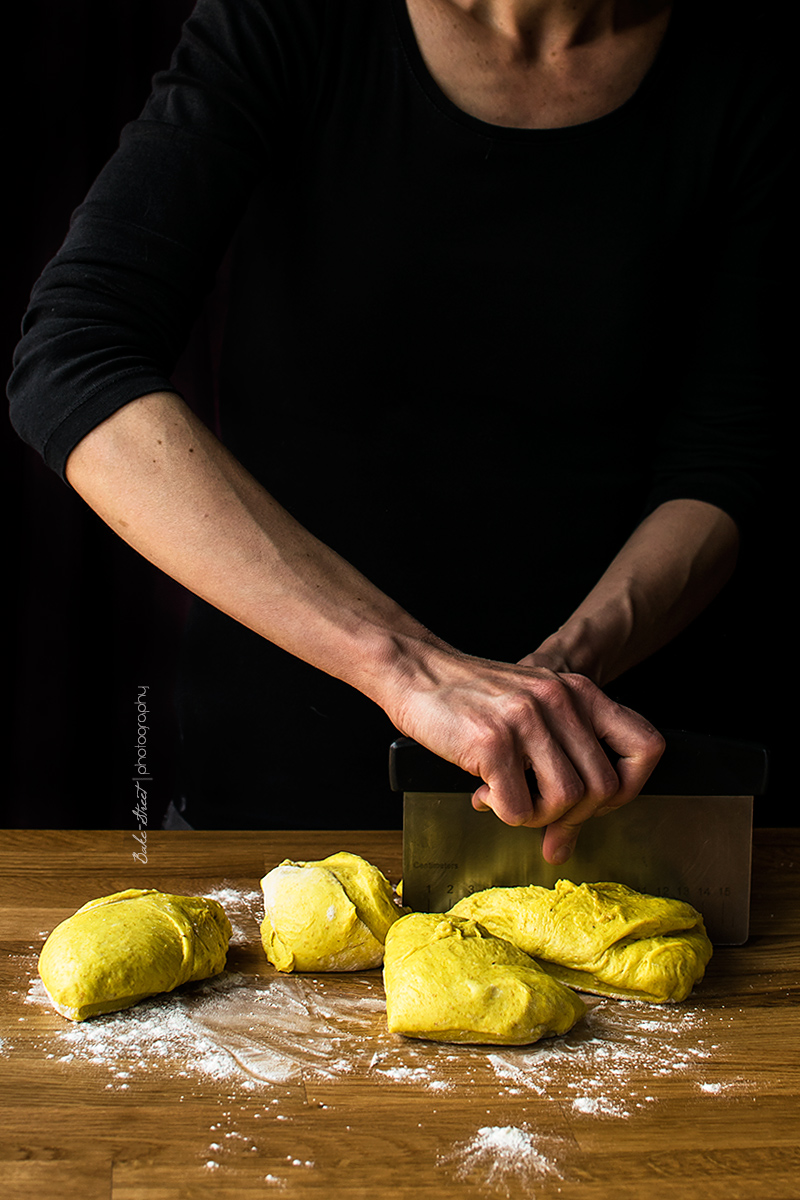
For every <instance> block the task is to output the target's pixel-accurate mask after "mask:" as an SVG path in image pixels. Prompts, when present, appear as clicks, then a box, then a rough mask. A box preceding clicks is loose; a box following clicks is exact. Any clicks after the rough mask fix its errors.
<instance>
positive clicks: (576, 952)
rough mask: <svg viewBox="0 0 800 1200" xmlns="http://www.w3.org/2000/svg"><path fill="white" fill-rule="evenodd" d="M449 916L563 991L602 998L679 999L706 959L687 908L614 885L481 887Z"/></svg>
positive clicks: (695, 917)
mask: <svg viewBox="0 0 800 1200" xmlns="http://www.w3.org/2000/svg"><path fill="white" fill-rule="evenodd" d="M450 912H451V914H453V915H455V916H460V917H469V918H472V919H473V920H476V921H480V923H481V924H482V925H483V926H485V928H486V929H489V930H490V931H491V932H492V933H495V934H497V935H498V936H499V937H504V938H508V940H509V941H511V942H513V943H514V945H515V946H519V947H520V949H522V950H524V951H525V952H526V953H527V954H530V955H533V956H534V957H535V958H537V959H539V960H541V962H542V966H543V967H544V968H545V970H547V971H548V972H549V973H550V974H552V975H553V976H554V977H555V978H557V979H560V980H561V981H562V982H564V983H567V984H569V985H570V987H576V988H578V989H580V990H581V991H586V992H595V993H597V994H599V995H603V996H616V997H620V998H623V999H638V1000H648V1001H651V1002H653V1003H657V1004H660V1003H664V1002H665V1001H679V1000H685V999H686V997H687V996H688V995H689V993H690V992H691V990H692V988H693V987H694V985H695V984H696V983H698V982H699V981H700V980H701V979H702V978H703V974H704V972H705V968H706V966H707V964H708V961H709V959H710V958H711V953H712V947H711V942H710V941H709V939H708V935H707V934H706V931H705V926H704V925H703V918H702V917H701V915H700V913H699V912H697V910H696V909H694V908H692V906H691V905H690V904H685V903H684V902H683V901H681V900H672V899H669V898H668V897H666V896H647V895H644V894H643V893H641V892H636V891H633V889H632V888H629V887H626V886H625V885H624V884H621V883H582V884H575V883H571V882H570V881H569V880H567V879H561V880H559V881H558V883H557V884H556V885H555V887H554V888H552V889H550V888H545V887H538V886H537V885H535V884H532V885H531V886H530V887H516V888H501V887H498V888H488V889H487V890H486V891H483V892H476V893H475V894H474V895H472V896H465V897H464V899H463V900H459V902H458V903H457V904H455V905H454V906H453V908H452V909H451V910H450Z"/></svg>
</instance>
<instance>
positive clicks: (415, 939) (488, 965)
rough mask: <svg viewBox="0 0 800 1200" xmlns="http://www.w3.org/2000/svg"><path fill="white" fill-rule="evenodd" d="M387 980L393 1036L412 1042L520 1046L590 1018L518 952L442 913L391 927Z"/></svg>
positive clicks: (474, 925) (575, 999) (470, 923)
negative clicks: (584, 1018)
mask: <svg viewBox="0 0 800 1200" xmlns="http://www.w3.org/2000/svg"><path fill="white" fill-rule="evenodd" d="M383 978H384V985H385V988H386V1019H387V1022H388V1025H389V1030H390V1032H392V1033H402V1034H405V1036H406V1037H418V1038H428V1039H429V1040H432V1041H437V1042H478V1043H481V1042H483V1043H494V1044H501V1045H512V1046H522V1045H527V1044H529V1043H530V1042H536V1041H538V1040H539V1038H542V1037H550V1036H552V1035H554V1034H559V1033H566V1032H567V1030H569V1029H571V1028H572V1026H573V1025H574V1024H575V1022H576V1021H577V1020H578V1019H579V1018H580V1017H582V1016H583V1014H584V1012H585V1011H586V1006H585V1005H584V1003H583V1001H582V1000H581V999H580V998H579V997H578V996H576V995H575V993H574V992H572V991H570V989H569V988H567V987H564V986H563V985H562V984H560V983H559V982H558V981H557V980H556V979H553V978H552V977H551V976H550V975H548V974H547V973H546V972H545V971H543V970H542V969H541V967H539V966H537V964H536V963H535V962H534V961H533V959H532V958H530V957H529V956H528V955H527V954H525V953H523V951H521V950H519V949H518V948H517V947H516V946H513V945H512V944H511V943H510V942H508V941H505V940H504V939H503V938H498V937H494V936H493V935H492V934H490V933H487V932H486V930H485V929H482V928H481V926H480V925H479V924H477V922H475V921H470V920H467V919H463V918H459V917H453V916H446V915H443V914H441V913H410V914H409V915H408V916H405V917H403V918H402V919H401V920H400V921H398V922H397V924H396V925H393V926H392V928H391V929H390V930H389V933H388V934H387V937H386V959H385V962H384V966H383Z"/></svg>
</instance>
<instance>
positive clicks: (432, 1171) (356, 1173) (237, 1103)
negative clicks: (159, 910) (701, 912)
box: [0, 830, 800, 1200]
mask: <svg viewBox="0 0 800 1200" xmlns="http://www.w3.org/2000/svg"><path fill="white" fill-rule="evenodd" d="M343 849H344V850H352V851H354V852H356V853H358V854H362V855H363V856H364V857H366V858H368V859H370V861H372V862H374V863H375V864H376V865H377V866H379V867H380V868H381V869H382V870H383V871H384V872H385V873H386V874H387V875H388V876H389V878H390V879H392V880H393V881H395V882H396V881H397V880H398V878H399V873H400V863H401V835H400V834H399V833H394V832H390V833H386V832H355V833H342V832H336V833H313V834H309V833H272V832H257V833H231V832H224V833H211V832H203V833H200V832H158V833H155V832H153V833H149V834H148V836H147V846H146V854H147V862H146V863H144V862H141V861H136V860H135V859H134V857H133V854H134V852H141V851H142V847H141V846H140V845H138V844H136V843H135V842H134V840H133V837H132V835H131V834H130V833H127V832H125V831H117V830H115V831H107V832H96V831H65V832H64V831H42V830H35V831H20V830H14V831H6V832H3V833H2V834H1V835H0V866H1V868H2V869H1V870H0V942H1V943H2V960H0V961H1V963H2V967H1V969H2V980H1V981H0V1105H1V1106H2V1108H1V1109H0V1193H2V1196H3V1197H4V1198H5V1200H16V1198H17V1197H26V1198H28V1197H42V1198H44V1200H51V1198H53V1200H56V1198H58V1200H72V1198H73V1197H79V1198H80V1200H101V1198H102V1200H179V1198H182V1197H187V1198H191V1200H205V1197H214V1198H217V1200H227V1198H228V1197H230V1198H231V1200H234V1198H235V1200H255V1198H256V1197H258V1198H259V1200H263V1198H264V1197H268V1196H269V1195H270V1194H272V1195H275V1196H280V1197H281V1198H282V1200H283V1198H286V1200H293V1198H294V1197H298V1198H300V1197H303V1198H305V1197H312V1196H313V1197H327V1196H332V1197H336V1198H337V1200H356V1198H358V1200H362V1198H363V1200H365V1198H366V1197H370V1198H372V1197H375V1196H378V1197H384V1196H386V1197H388V1196H391V1197H393V1198H395V1197H400V1198H401V1200H402V1198H404V1197H408V1198H411V1197H415V1198H420V1200H421V1198H422V1197H434V1196H435V1197H437V1200H449V1198H451V1197H456V1196H459V1197H464V1196H476V1197H483V1196H486V1197H494V1196H498V1197H511V1198H512V1200H516V1198H518V1197H519V1198H520V1200H522V1198H523V1197H524V1200H533V1198H535V1200H540V1198H542V1200H555V1198H556V1197H557V1198H558V1200H573V1198H579V1200H610V1198H611V1197H613V1198H614V1200H642V1198H644V1197H648V1198H649V1197H650V1196H651V1195H655V1196H658V1197H659V1200H661V1198H667V1200H671V1198H676V1197H680V1198H684V1197H686V1198H688V1197H692V1200H695V1197H696V1196H698V1195H699V1196H701V1197H702V1198H703V1200H717V1198H719V1200H723V1198H724V1200H736V1198H739V1197H741V1198H743V1200H744V1198H746V1200H797V1198H798V1197H800V1007H798V993H799V992H800V987H799V985H800V830H783V831H780V830H756V832H755V835H754V855H753V902H752V920H751V937H750V941H749V942H748V944H747V945H746V946H743V947H735V948H731V947H726V948H719V949H717V950H716V952H715V954H714V957H713V959H712V961H711V964H710V966H709V969H708V972H707V974H706V978H705V980H704V981H703V982H702V983H701V984H700V986H699V987H698V988H697V989H696V991H695V994H694V995H693V996H692V997H691V998H690V1000H688V1001H687V1002H686V1003H684V1004H682V1005H673V1006H657V1005H644V1004H638V1003H637V1004H630V1003H620V1002H617V1001H611V1000H598V1001H597V1002H596V1004H595V1006H594V1007H593V1008H592V1009H591V1011H590V1013H589V1014H588V1017H587V1018H586V1019H585V1020H584V1021H583V1022H581V1023H580V1024H579V1025H578V1026H576V1027H575V1029H574V1030H573V1031H571V1032H570V1033H569V1034H568V1035H566V1036H565V1037H563V1038H558V1039H548V1040H546V1041H542V1042H540V1043H538V1044H536V1045H534V1046H530V1047H513V1048H508V1047H486V1046H482V1047H476V1046H471V1047H459V1046H438V1045H434V1044H432V1043H429V1042H421V1041H419V1042H412V1041H406V1040H404V1039H402V1038H400V1037H397V1036H392V1035H390V1034H388V1032H387V1031H386V1028H385V1016H384V1012H383V991H382V985H381V975H380V971H372V972H364V973H361V974H354V975H347V976H345V975H327V976H326V975H315V976H286V975H279V974H278V973H277V972H276V971H274V970H273V969H272V968H271V967H270V966H269V964H268V963H267V962H266V960H265V958H264V955H263V952H262V950H261V947H260V943H259V940H258V921H259V918H260V903H259V901H260V892H259V890H258V882H259V879H260V877H261V876H262V875H263V874H264V873H265V871H267V870H269V869H271V868H272V867H273V866H275V865H276V863H277V862H279V861H280V860H281V859H283V858H296V859H309V858H320V857H323V856H324V855H326V854H329V853H332V852H333V851H336V850H343ZM126 887H157V888H160V889H162V890H164V891H172V892H179V893H186V894H195V895H197V894H203V895H214V896H216V897H217V898H218V899H220V900H221V901H222V903H223V904H224V905H225V908H226V911H227V912H228V913H229V916H230V918H231V921H232V924H233V926H234V939H233V942H232V949H231V952H230V954H229V958H228V970H227V971H226V972H225V973H224V974H223V975H222V976H219V977H217V979H216V980H214V981H212V982H209V983H205V984H199V985H190V986H188V987H185V988H183V989H179V991H178V992H175V993H173V994H172V995H171V996H169V997H165V998H159V999H155V1000H151V1001H147V1002H145V1003H144V1004H142V1005H140V1006H137V1007H136V1008H134V1009H129V1010H128V1011H127V1012H125V1013H118V1014H109V1016H107V1017H101V1018H97V1019H95V1020H93V1021H87V1022H83V1023H81V1024H74V1023H72V1022H69V1021H66V1020H65V1019H64V1018H63V1017H60V1016H59V1015H58V1014H57V1013H55V1012H54V1011H53V1009H52V1008H51V1007H50V1006H49V1004H48V1002H47V998H46V996H45V995H44V992H43V989H42V985H41V982H40V981H39V980H38V976H37V973H36V963H37V957H38V952H39V950H40V948H41V945H42V943H43V941H44V938H45V936H46V935H47V934H48V933H49V932H50V930H51V929H52V928H53V927H54V926H55V925H56V924H57V922H59V921H61V920H63V919H64V918H65V917H67V916H69V915H70V914H71V913H72V912H74V910H75V909H76V908H77V907H79V906H80V905H81V904H83V903H85V902H86V901H87V900H89V899H92V898H94V897H97V896H102V895H106V894H108V893H110V892H115V891H119V890H122V889H124V888H126Z"/></svg>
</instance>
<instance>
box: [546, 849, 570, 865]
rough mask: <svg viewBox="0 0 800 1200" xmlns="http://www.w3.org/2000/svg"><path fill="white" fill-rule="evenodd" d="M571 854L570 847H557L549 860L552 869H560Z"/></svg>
mask: <svg viewBox="0 0 800 1200" xmlns="http://www.w3.org/2000/svg"><path fill="white" fill-rule="evenodd" d="M571 854H572V847H571V846H559V847H558V849H557V850H554V851H553V854H552V856H551V858H550V862H551V863H552V864H553V866H554V867H560V866H561V864H562V863H565V862H566V861H567V859H568V858H569V856H570V855H571Z"/></svg>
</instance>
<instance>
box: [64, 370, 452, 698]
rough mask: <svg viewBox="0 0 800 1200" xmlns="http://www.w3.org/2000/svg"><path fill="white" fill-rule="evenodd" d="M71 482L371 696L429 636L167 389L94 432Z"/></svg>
mask: <svg viewBox="0 0 800 1200" xmlns="http://www.w3.org/2000/svg"><path fill="white" fill-rule="evenodd" d="M67 478H68V480H69V482H70V484H71V485H72V487H74V488H75V490H76V491H77V492H78V493H79V494H80V495H81V496H82V497H83V498H84V499H85V500H86V501H87V503H88V504H89V505H90V506H91V507H92V508H94V510H95V511H96V512H97V513H98V514H99V515H100V516H101V517H102V518H103V520H104V521H105V522H106V523H107V524H108V525H109V526H110V527H111V528H112V529H113V530H114V531H115V532H116V533H118V534H119V535H120V536H121V537H122V538H123V539H124V540H125V541H127V542H128V543H129V544H130V545H131V546H133V547H134V549H136V550H138V551H139V553H141V554H142V555H144V556H145V557H146V558H148V559H149V560H150V561H151V562H153V563H155V565H156V566H158V567H160V568H161V569H162V570H164V571H165V572H167V573H168V574H169V575H171V576H172V577H173V578H174V579H176V580H178V582H179V583H181V584H183V585H184V586H185V587H187V588H188V589H189V590H190V591H192V592H194V593H195V594H196V595H198V596H201V597H202V598H203V599H204V600H207V601H208V602H209V603H210V604H213V605H214V606H215V607H217V608H219V609H221V610H222V611H223V612H226V613H228V615H229V616H231V617H233V618H234V619H235V620H237V621H240V622H241V623H242V624H244V625H246V626H248V627H249V628H250V629H253V630H254V631H255V632H256V633H258V634H259V635H260V636H262V637H264V638H267V639H268V640H270V641H272V642H275V643H276V644H278V645H280V646H281V647H282V648H283V649H285V650H287V651H289V652H290V653H291V654H294V655H296V656H297V657H300V658H303V659H304V660H305V661H307V662H310V663H311V664H312V665H314V666H316V667H319V668H320V669H322V670H324V671H326V672H328V673H329V674H332V675H335V676H337V677H338V678H341V679H343V680H345V682H347V683H350V684H352V685H353V686H354V687H357V688H358V689H359V690H360V691H362V692H364V693H365V694H366V695H368V696H370V697H371V698H372V699H374V700H376V701H377V702H378V703H384V704H385V703H386V696H385V695H384V692H385V690H386V682H387V676H388V675H389V674H390V671H391V667H392V665H393V663H394V662H395V660H399V659H400V658H401V657H403V654H402V650H401V648H400V644H401V643H403V642H404V641H405V642H406V643H407V644H408V645H413V644H415V643H425V642H430V643H435V642H436V639H435V638H433V636H432V635H431V634H430V633H429V632H428V631H427V630H426V629H425V628H424V627H423V626H421V625H420V624H419V623H418V622H417V621H415V620H414V619H413V618H412V617H410V616H409V614H408V613H406V612H405V611H404V610H403V609H402V608H400V606H399V605H397V604H395V603H394V602H393V601H392V600H391V599H390V598H389V597H388V596H386V595H385V594H384V593H382V592H381V591H380V590H379V589H378V588H376V587H374V586H373V585H372V584H371V583H370V582H369V581H368V580H367V579H365V578H364V576H363V575H361V574H360V572H359V571H357V570H356V569H355V568H354V567H353V566H352V565H351V564H350V563H348V562H346V561H345V560H344V559H342V558H341V557H340V556H339V555H338V554H336V553H335V552H334V551H333V550H332V549H331V548H330V547H328V546H326V545H324V544H323V543H322V542H320V541H319V540H318V539H317V538H315V537H314V536H313V535H312V534H311V533H309V531H308V530H306V529H304V528H303V527H302V526H301V525H300V524H299V523H298V522H297V521H295V520H294V518H293V517H292V516H291V515H290V514H289V513H288V512H286V510H285V509H284V508H282V507H281V505H280V504H278V503H277V502H276V501H275V500H274V498H273V497H272V496H270V495H269V493H268V492H267V491H266V490H265V489H264V488H263V487H262V486H261V485H260V484H259V483H258V482H257V481H256V480H255V479H254V478H253V477H252V476H251V475H250V474H249V473H248V472H247V471H246V470H245V469H244V468H243V467H242V466H241V464H240V463H239V462H238V461H237V460H236V459H235V458H234V457H233V456H232V455H231V454H230V453H229V452H228V451H227V450H226V448H225V447H224V446H223V445H222V444H221V443H220V442H219V440H218V439H217V438H216V437H214V435H213V434H212V433H211V432H210V430H208V429H207V428H206V426H205V425H204V424H203V423H202V422H201V421H199V420H198V419H197V418H196V417H195V416H194V414H193V413H192V412H191V410H190V409H189V408H188V407H187V406H186V405H185V404H184V403H183V401H181V400H180V399H179V398H178V397H177V396H175V395H172V394H159V395H150V396H146V397H143V398H142V399H141V400H138V401H134V402H133V403H132V404H129V405H127V406H126V407H125V408H123V409H121V410H119V411H118V412H117V413H115V414H114V416H113V417H111V418H109V419H108V420H107V421H105V422H104V423H103V424H102V425H100V426H98V427H97V428H96V429H94V430H93V431H92V432H91V433H90V434H89V435H88V436H87V437H86V438H84V439H83V440H82V441H81V442H80V443H79V444H78V446H77V447H76V448H75V449H74V450H73V452H72V454H71V455H70V458H69V461H68V463H67Z"/></svg>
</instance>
